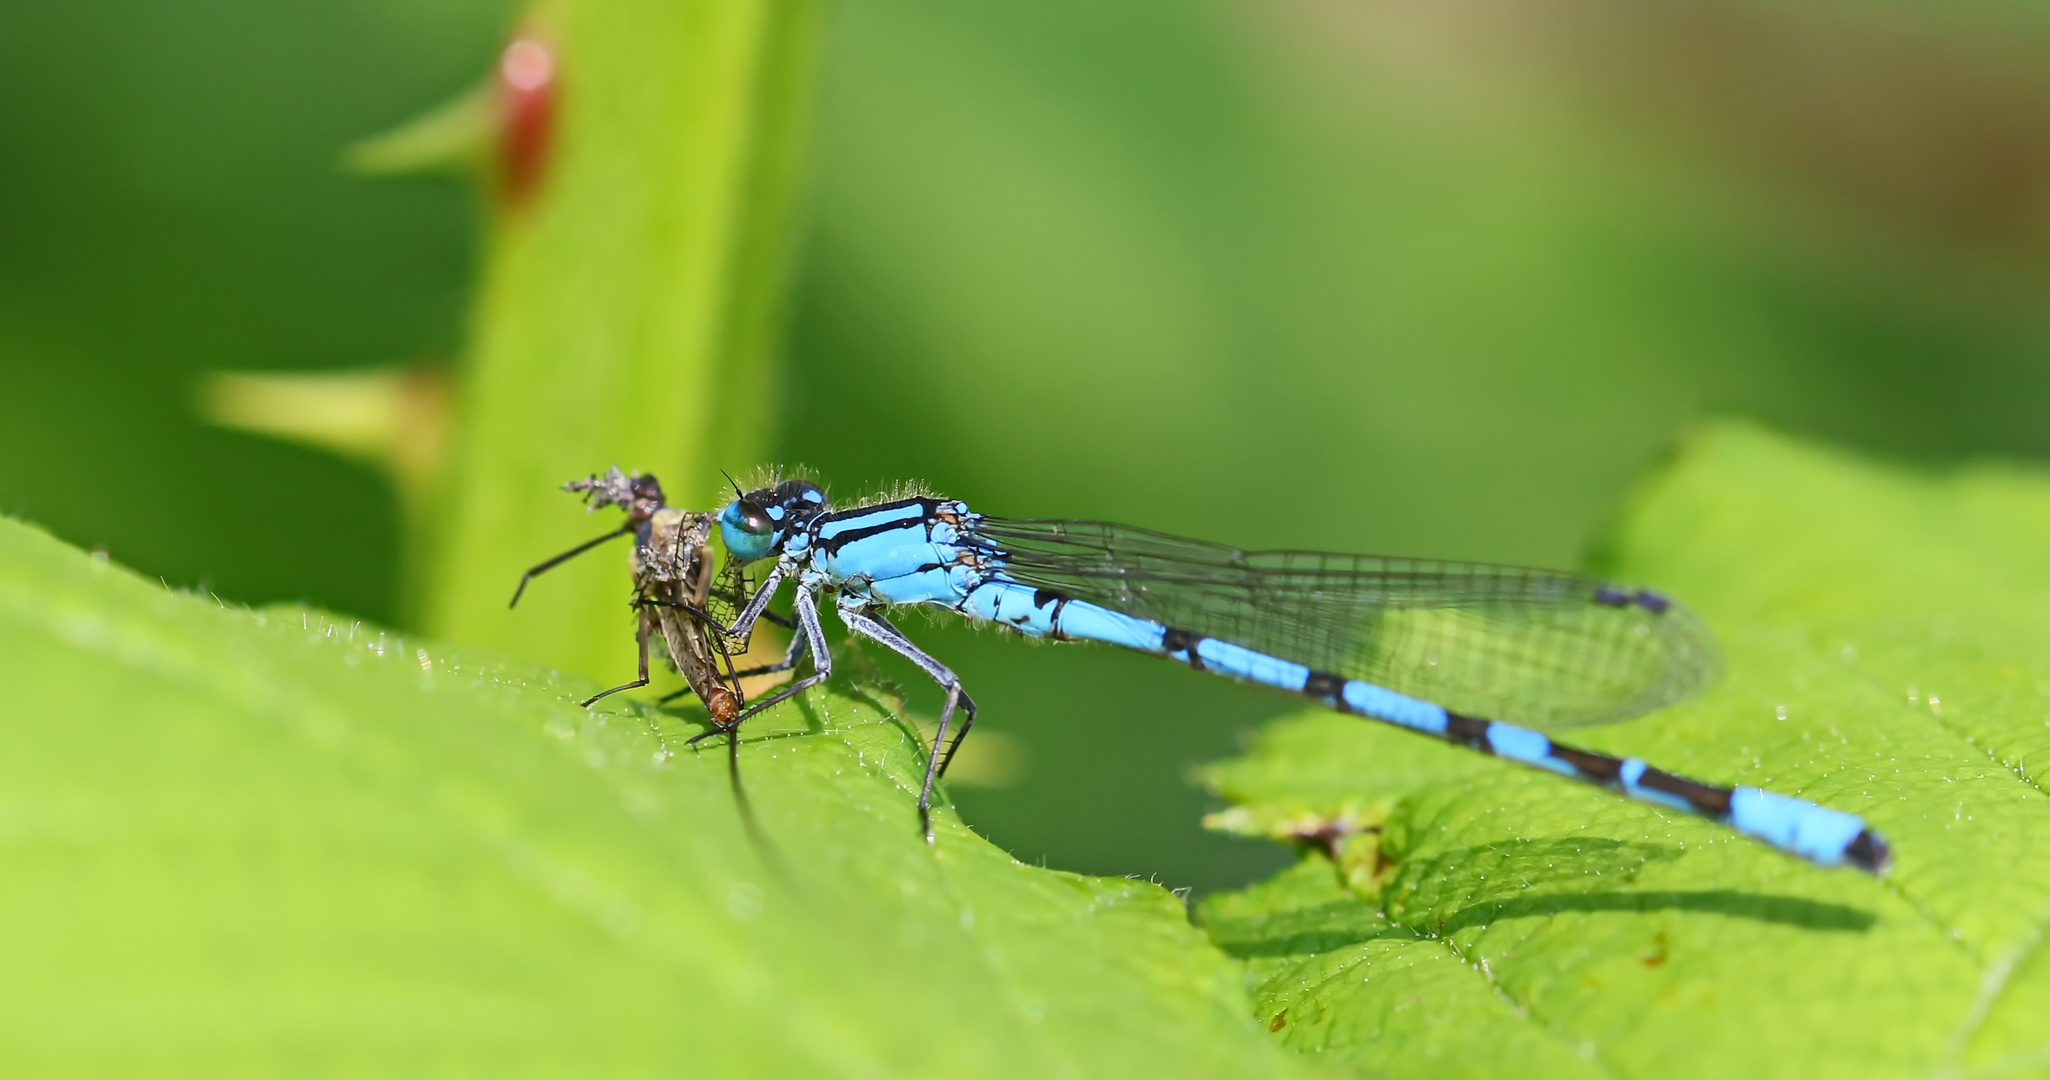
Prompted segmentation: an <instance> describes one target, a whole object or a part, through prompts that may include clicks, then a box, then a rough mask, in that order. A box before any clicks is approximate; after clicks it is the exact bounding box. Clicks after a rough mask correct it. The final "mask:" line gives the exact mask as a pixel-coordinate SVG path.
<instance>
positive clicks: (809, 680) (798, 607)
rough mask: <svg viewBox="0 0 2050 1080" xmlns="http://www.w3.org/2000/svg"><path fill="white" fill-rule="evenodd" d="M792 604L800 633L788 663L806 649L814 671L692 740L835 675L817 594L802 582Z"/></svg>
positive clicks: (738, 722) (728, 728) (739, 721)
mask: <svg viewBox="0 0 2050 1080" xmlns="http://www.w3.org/2000/svg"><path fill="white" fill-rule="evenodd" d="M767 591H768V587H767V586H766V585H765V586H763V593H764V594H766V593H767ZM793 603H794V605H795V612H796V615H797V631H798V633H797V638H796V640H795V641H793V642H792V643H791V646H790V656H789V659H788V664H789V665H795V664H796V662H797V658H798V657H799V656H800V655H801V654H802V653H803V652H805V651H806V650H809V651H810V652H811V656H812V665H811V674H809V675H806V676H805V677H804V678H802V679H798V680H796V681H795V682H792V683H791V684H790V685H789V686H786V687H784V688H783V689H781V690H778V691H776V692H775V693H773V694H771V695H769V696H768V697H766V698H763V699H762V700H760V701H757V702H755V703H754V704H753V705H750V706H748V708H747V711H745V712H743V713H741V714H740V715H739V716H736V717H734V718H733V722H732V723H730V724H727V725H726V726H724V727H719V728H713V729H712V730H711V731H707V732H703V733H701V734H698V735H694V736H692V737H691V740H690V741H691V742H693V743H695V742H697V741H698V740H700V739H706V738H710V737H711V736H713V735H717V734H719V733H720V732H722V731H731V730H733V729H734V728H737V727H739V726H740V725H741V724H742V723H743V722H744V721H746V720H747V719H749V718H750V717H752V716H754V715H755V714H756V713H758V712H761V711H762V710H763V709H767V708H770V707H772V706H775V705H780V704H782V703H783V702H785V701H788V700H790V699H791V698H793V697H796V696H797V695H799V694H802V693H804V692H805V691H806V690H809V689H811V688H812V687H814V686H817V685H818V684H820V683H822V682H825V681H826V679H827V678H828V677H830V676H831V675H832V674H833V654H832V652H831V651H830V650H828V649H827V648H826V631H825V628H824V627H822V626H820V625H819V605H818V600H817V598H816V596H815V594H814V593H813V592H812V591H811V590H810V589H807V588H806V587H804V586H803V585H799V586H798V588H797V595H796V597H795V598H794V600H793Z"/></svg>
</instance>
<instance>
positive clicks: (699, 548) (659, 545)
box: [508, 466, 756, 741]
mask: <svg viewBox="0 0 2050 1080" xmlns="http://www.w3.org/2000/svg"><path fill="white" fill-rule="evenodd" d="M563 490H565V491H571V492H581V493H582V494H583V495H584V497H585V499H586V501H587V502H588V503H589V509H592V510H596V509H598V508H599V507H602V506H616V507H618V508H619V509H621V510H624V511H626V520H625V522H623V523H622V524H621V525H620V526H619V528H616V529H614V530H612V531H611V532H608V533H605V534H604V535H602V536H598V537H596V538H593V539H591V540H588V541H586V542H584V543H582V544H579V545H577V546H576V547H573V548H571V549H569V550H568V551H565V552H563V553H562V554H560V555H557V556H555V557H553V558H551V559H547V560H545V561H543V562H541V563H538V564H536V565H535V566H534V567H533V568H531V569H529V570H528V571H527V572H526V573H525V574H522V575H521V576H520V584H519V588H517V589H515V590H514V592H513V597H512V604H511V605H508V606H516V605H518V604H519V602H520V597H521V595H522V594H524V593H525V592H526V590H527V583H528V582H530V581H532V580H533V579H534V578H536V577H538V576H539V575H541V574H544V573H547V572H548V571H550V570H552V569H554V568H555V567H557V566H560V565H562V564H563V563H565V562H568V561H569V560H571V559H573V558H575V557H577V556H578V555H581V554H583V553H584V552H586V551H590V550H591V549H593V548H595V547H598V546H600V545H602V544H604V543H606V542H607V541H610V540H615V539H618V538H619V537H622V536H631V537H633V541H634V544H633V551H632V553H631V554H630V555H629V556H628V563H629V565H630V566H631V567H632V569H633V601H632V606H633V609H634V615H635V619H634V623H635V629H634V638H635V642H636V644H637V645H638V646H639V650H640V671H639V675H638V677H637V678H635V679H634V680H633V681H632V682H626V683H621V684H620V685H618V686H615V687H612V688H611V689H609V690H603V691H600V692H599V693H596V694H593V695H592V696H591V697H589V698H587V699H585V700H584V701H583V704H584V705H586V706H589V705H591V704H592V703H594V702H596V701H598V700H599V699H600V698H605V697H609V696H611V695H613V694H617V693H619V692H621V691H623V690H634V689H638V688H640V687H643V686H646V685H648V673H649V672H648V653H649V643H650V640H651V639H659V640H660V641H661V643H662V645H663V648H664V650H665V651H667V652H668V654H669V659H670V661H671V663H673V664H674V665H675V666H676V671H677V673H678V674H680V675H682V676H683V681H684V684H685V686H686V689H684V690H679V691H677V692H676V693H675V694H671V695H669V696H668V697H665V698H663V699H662V700H663V701H669V700H671V699H673V698H676V697H680V696H682V695H684V694H696V695H697V696H698V698H699V700H701V701H703V702H704V703H705V708H706V709H707V710H708V711H709V712H710V713H711V715H712V723H713V725H714V727H713V731H712V732H708V733H707V734H716V733H718V732H726V731H731V730H732V729H733V727H734V725H735V724H736V722H737V720H738V718H739V716H740V714H741V710H742V709H744V708H745V707H746V701H745V699H744V698H743V697H742V695H741V692H740V682H739V680H740V678H741V677H742V676H743V675H749V674H755V673H756V672H752V671H748V672H740V671H735V670H734V666H733V656H732V653H731V652H730V650H729V649H728V648H727V639H726V638H725V636H724V635H721V634H719V633H718V632H717V631H716V629H715V628H716V627H717V626H718V625H719V623H718V620H717V619H715V618H713V617H712V615H710V614H709V613H708V610H707V604H708V603H710V602H711V600H712V599H713V596H714V591H715V589H714V582H715V580H716V579H717V572H716V568H715V565H714V560H713V557H712V548H711V544H710V539H711V531H712V527H713V523H714V520H715V519H714V516H713V515H711V514H694V513H691V512H688V511H685V510H679V509H677V508H675V507H673V506H670V505H669V504H668V502H667V500H666V499H665V498H664V497H663V495H662V485H661V484H660V483H658V482H657V481H656V479H655V478H654V477H652V476H648V475H645V474H642V475H638V476H628V475H627V474H625V473H624V472H621V471H620V469H619V468H618V467H617V466H614V467H613V468H612V470H611V471H609V472H607V473H605V474H604V475H603V476H592V477H588V478H586V479H583V480H572V481H570V482H569V483H567V484H564V485H563ZM693 741H695V740H693Z"/></svg>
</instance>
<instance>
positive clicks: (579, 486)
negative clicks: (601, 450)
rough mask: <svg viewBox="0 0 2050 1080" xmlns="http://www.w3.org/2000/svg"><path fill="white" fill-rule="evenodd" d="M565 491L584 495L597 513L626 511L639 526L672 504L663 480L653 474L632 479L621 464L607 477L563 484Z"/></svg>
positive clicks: (642, 474) (628, 518)
mask: <svg viewBox="0 0 2050 1080" xmlns="http://www.w3.org/2000/svg"><path fill="white" fill-rule="evenodd" d="M562 490H564V491H580V492H583V493H584V498H585V500H586V501H588V502H589V503H590V508H591V509H593V510H596V509H597V508H599V507H601V506H617V507H619V508H620V509H621V510H624V511H626V516H627V520H629V521H632V522H636V523H638V522H642V521H646V520H648V519H649V518H651V517H653V516H655V512H656V511H658V510H660V509H662V508H663V507H664V506H667V505H668V500H667V499H665V498H663V496H662V483H661V481H659V480H656V479H655V477H654V476H653V475H652V474H650V473H640V474H638V475H635V476H628V475H627V474H626V473H624V472H622V471H621V470H620V468H619V466H617V465H614V466H613V467H612V468H611V469H609V470H607V471H606V473H605V475H603V476H591V477H586V478H585V479H582V480H571V481H570V482H569V483H567V484H564V485H562Z"/></svg>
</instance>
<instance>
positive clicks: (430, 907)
mask: <svg viewBox="0 0 2050 1080" xmlns="http://www.w3.org/2000/svg"><path fill="white" fill-rule="evenodd" d="M622 633H624V631H623V630H622ZM614 645H615V647H620V648H630V644H629V642H628V641H627V640H626V639H624V638H621V639H619V640H617V641H615V642H614ZM0 674H4V682H5V685H6V687H7V693H8V699H9V700H8V708H7V709H6V710H5V711H4V712H0V718H4V719H0V724H4V725H5V731H6V738H5V746H6V748H7V749H6V753H5V754H0V955H4V956H5V957H6V958H7V960H6V963H5V971H6V975H5V977H4V980H0V1066H4V1071H5V1072H6V1073H7V1074H8V1075H16V1076H23V1075H36V1076H50V1075H60V1074H65V1073H94V1074H101V1075H143V1074H148V1075H170V1074H181V1073H182V1074H191V1075H205V1076H224V1075H235V1074H262V1075H272V1076H276V1075H290V1076H314V1075H323V1074H347V1075H357V1076H360V1075H402V1074H417V1073H430V1072H431V1073H450V1074H464V1075H490V1076H513V1075H543V1076H601V1075H626V1074H631V1075H654V1074H657V1073H660V1074H680V1075H730V1076H885V1075H887V1076H913V1075H933V1076H938V1075H945V1076H957V1077H958V1076H1032V1077H1044V1076H1083V1075H1089V1076H1094V1075H1104V1076H1129V1075H1142V1074H1152V1075H1188V1076H1247V1075H1281V1076H1287V1075H1297V1074H1301V1073H1303V1072H1304V1071H1305V1070H1304V1067H1303V1066H1301V1065H1299V1064H1298V1063H1296V1062H1295V1061H1294V1060H1293V1059H1292V1058H1290V1057H1289V1056H1288V1055H1286V1054H1283V1053H1280V1052H1279V1051H1277V1050H1276V1049H1275V1048H1274V1047H1273V1046H1272V1045H1271V1044H1270V1043H1269V1041H1268V1040H1266V1039H1265V1037H1264V1036H1263V1035H1262V1034H1261V1033H1260V1032H1259V1031H1258V1030H1257V1029H1256V1028H1255V1026H1254V1024H1253V1021H1252V1018H1251V1009H1250V1005H1249V1002H1248V1000H1247V998H1246V996H1245V992H1244V990H1243V988H1242V981H1241V974H1240V972H1239V971H1238V970H1237V969H1236V967H1235V966H1234V965H1233V964H1232V963H1231V962H1230V961H1229V960H1228V959H1227V958H1225V957H1224V956H1223V955H1221V954H1220V953H1218V952H1217V951H1216V950H1215V949H1213V948H1212V947H1211V946H1210V945H1209V944H1208V943H1207V942H1206V941H1205V940H1204V939H1203V936H1202V934H1201V932H1200V931H1198V930H1197V929H1195V928H1194V927H1192V926H1190V925H1189V923H1188V921H1187V918H1186V916H1185V913H1184V911H1183V908H1182V906H1181V904H1180V903H1179V902H1178V901H1177V900H1176V898H1175V897H1173V896H1171V895H1170V894H1168V893H1167V892H1166V891H1165V890H1163V889H1160V888H1159V887H1157V886H1154V885H1150V884H1147V883H1144V882H1138V881H1128V880H1118V879H1111V880H1105V879H1097V878H1087V877H1080V876H1077V875H1072V874H1064V873H1057V872H1050V871H1046V870H1042V869H1038V868H1034V867H1029V866H1024V865H1021V864H1019V863H1017V862H1015V861H1013V860H1012V859H1011V858H1009V857H1008V856H1007V855H1005V854H1004V853H1003V852H1002V851H1000V850H998V849H996V848H994V847H992V846H990V845H989V844H987V843H985V842H983V841H982V840H981V839H980V838H979V837H977V836H976V835H975V834H974V833H972V832H970V831H969V830H968V829H966V828H965V827H964V826H963V825H962V824H961V823H960V821H959V819H958V818H956V817H955V816H954V815H953V813H952V812H951V811H950V810H948V809H947V808H946V807H945V806H942V808H941V813H940V815H939V826H940V828H939V838H938V843H937V845H935V846H933V847H928V846H927V845H926V844H925V842H924V841H923V840H922V839H921V838H920V836H919V834H918V827H917V819H916V815H915V813H914V809H913V806H914V801H915V798H916V791H917V782H918V779H919V774H920V767H921V762H922V754H921V752H920V748H919V745H918V744H917V743H916V741H915V740H914V738H913V737H912V735H911V734H910V732H909V731H908V729H907V728H906V726H905V725H904V724H903V723H902V722H901V721H900V720H899V719H897V718H896V717H895V715H894V714H893V712H892V709H891V708H890V706H889V704H888V703H887V702H885V701H882V700H879V699H878V698H877V697H876V696H874V695H873V694H871V693H868V692H864V691H861V690H857V689H854V688H851V687H848V686H844V685H843V686H836V687H835V688H834V689H832V690H831V691H829V692H819V693H814V694H810V695H806V696H805V698H804V699H803V700H802V702H801V703H800V704H799V705H798V706H797V707H792V708H785V709H781V710H778V711H776V712H773V713H771V714H768V715H766V716H764V717H762V718H761V719H760V721H758V723H757V724H751V725H750V728H749V730H748V732H747V738H746V740H745V741H744V742H743V744H742V745H741V747H740V751H739V755H738V758H737V760H738V765H739V777H740V780H741V781H742V782H743V784H744V792H745V802H744V803H743V802H742V801H741V798H740V796H739V795H737V794H736V791H735V789H734V787H733V785H732V779H731V776H730V775H729V766H730V761H729V758H728V755H727V752H726V748H725V747H724V746H723V745H722V744H721V743H718V742H707V743H704V744H700V745H699V746H698V747H691V746H689V745H687V743H686V740H687V739H688V738H689V737H690V736H691V735H693V734H696V733H697V732H699V731H701V730H703V724H702V722H701V719H698V718H701V717H702V715H703V714H702V712H693V711H691V710H688V709H685V710H676V711H656V710H652V709H648V708H645V707H642V706H639V705H632V704H625V703H622V704H620V705H618V706H617V707H614V708H609V709H599V710H596V711H586V710H584V709H580V708H578V707H577V706H576V704H575V701H576V699H577V697H578V696H579V695H581V694H585V693H588V692H590V690H591V689H592V684H589V683H585V682H582V681H576V680H568V681H561V680H558V679H557V678H556V677H554V676H553V675H550V674H546V673H543V672H541V671H538V670H535V669H530V668H526V667H522V666H517V665H513V664H509V663H507V662H503V661H499V660H496V659H493V658H491V657H489V656H482V655H476V654H468V653H460V652H458V653H449V652H444V651H443V650H442V649H440V648H439V647H436V646H434V645H429V644H423V643H422V642H419V641H414V640H408V639H405V638H401V637H398V636H396V635H393V634H390V633H386V632H381V631H379V630H377V629H376V628H373V627H369V626H365V625H362V624H358V623H351V622H345V621H338V620H334V619H331V618H329V617H326V616H323V615H321V614H319V613H317V612H310V611H305V610H300V609H291V610H266V611H248V610H243V609H238V608H231V607H227V606H224V605H220V604H218V603H217V602H216V601H213V600H212V599H210V598H204V597H195V596H190V595H179V594H174V593H170V592H167V591H165V590H163V589H162V588H160V587H159V586H158V585H157V583H155V582H146V581H144V580H142V579H140V578H139V577H137V576H136V575H134V574H132V573H130V572H128V571H126V570H123V569H120V568H118V567H115V566H111V565H109V564H108V563H107V562H106V561H105V560H104V559H94V558H90V557H88V556H86V555H84V554H82V553H79V552H77V551H74V550H72V549H69V548H66V547H64V546H63V545H61V544H59V543H58V542H56V541H54V540H52V539H50V538H49V537H48V536H46V535H45V534H43V533H41V532H39V531H37V530H34V529H32V528H30V527H27V526H24V525H21V524H19V523H15V522H9V521H0ZM615 700H617V699H615ZM744 807H745V808H751V811H749V810H747V809H744Z"/></svg>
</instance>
